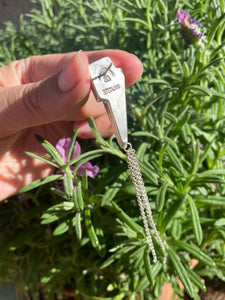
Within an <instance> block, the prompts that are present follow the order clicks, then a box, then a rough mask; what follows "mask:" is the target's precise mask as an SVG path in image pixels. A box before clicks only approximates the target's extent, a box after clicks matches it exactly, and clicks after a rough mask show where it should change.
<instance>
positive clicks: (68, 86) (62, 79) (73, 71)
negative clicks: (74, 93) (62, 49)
mask: <svg viewBox="0 0 225 300" xmlns="http://www.w3.org/2000/svg"><path fill="white" fill-rule="evenodd" d="M81 76H82V60H81V51H79V52H78V53H77V54H76V55H74V56H73V57H72V59H71V60H70V61H69V62H68V63H67V65H66V66H65V67H64V69H63V70H62V71H61V72H60V73H59V76H58V88H59V90H60V91H61V92H62V93H68V92H70V91H71V90H72V89H73V88H74V87H75V86H76V85H77V83H78V82H79V81H80V79H81Z"/></svg>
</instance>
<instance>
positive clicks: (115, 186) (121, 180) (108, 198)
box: [101, 171, 129, 206]
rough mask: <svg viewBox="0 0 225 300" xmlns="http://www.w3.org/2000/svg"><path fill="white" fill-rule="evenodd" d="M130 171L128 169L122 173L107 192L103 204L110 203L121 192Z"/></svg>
mask: <svg viewBox="0 0 225 300" xmlns="http://www.w3.org/2000/svg"><path fill="white" fill-rule="evenodd" d="M128 176H129V173H128V172H127V171H125V172H123V173H121V174H120V175H119V177H118V178H117V180H116V182H114V183H113V184H112V185H111V186H110V187H109V188H108V189H107V190H106V192H105V194H104V195H103V198H102V202H101V206H105V205H107V204H108V203H110V202H111V201H112V200H113V199H114V198H115V196H116V194H117V193H118V192H119V190H120V189H121V187H122V186H123V184H124V182H125V181H126V180H127V178H128Z"/></svg>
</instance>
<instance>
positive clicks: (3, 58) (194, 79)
mask: <svg viewBox="0 0 225 300" xmlns="http://www.w3.org/2000/svg"><path fill="white" fill-rule="evenodd" d="M34 2H35V3H36V4H37V9H34V10H33V11H32V12H31V13H30V14H28V15H27V16H26V18H24V17H21V23H20V24H21V25H20V28H18V29H17V28H16V27H15V26H14V25H13V24H11V23H7V24H6V28H5V30H4V31H2V32H1V34H0V39H1V43H0V62H1V64H2V65H3V64H6V63H9V62H10V61H11V60H14V59H20V58H23V57H25V56H28V55H36V54H44V53H49V52H51V53H52V52H64V51H74V50H79V49H83V50H90V49H102V48H121V49H124V50H127V51H129V52H133V53H135V54H136V55H137V56H138V57H139V58H140V59H141V61H142V62H143V66H144V73H143V76H142V79H141V80H140V81H139V82H138V83H137V84H136V85H135V86H133V87H131V88H129V89H128V90H127V102H128V112H129V129H130V137H129V138H130V140H132V144H133V145H134V148H136V149H137V155H138V158H139V162H140V166H141V170H142V173H143V177H144V181H145V184H146V189H147V191H148V195H149V199H150V202H151V207H152V209H153V215H154V219H155V221H156V223H157V227H158V229H159V232H160V234H161V237H162V239H163V241H164V243H165V245H166V249H167V253H168V259H167V263H166V264H165V265H164V264H163V263H162V260H161V259H159V261H158V262H157V263H156V264H153V263H152V259H151V257H150V256H149V249H148V246H147V244H146V239H145V236H144V231H143V228H142V223H141V219H140V215H139V210H138V207H137V203H136V199H135V193H134V189H133V186H132V184H131V182H130V179H129V174H128V172H127V165H126V163H125V160H124V154H123V153H122V152H121V151H120V150H119V149H118V147H117V145H116V143H115V142H114V140H113V139H110V140H109V141H105V140H103V139H102V138H101V137H100V136H99V135H98V133H97V131H96V129H95V127H94V124H93V122H92V120H90V123H91V126H92V129H93V132H94V133H95V136H96V141H97V145H96V144H94V143H91V142H85V143H84V144H83V148H84V149H86V150H87V151H86V152H85V154H82V155H83V156H81V157H80V158H78V159H77V160H75V161H74V162H76V163H77V164H79V162H80V163H82V162H83V161H84V160H85V161H88V160H90V159H94V160H95V162H96V164H98V165H99V166H100V173H99V175H98V177H97V178H95V179H90V180H87V177H86V175H85V174H84V175H83V177H75V178H74V179H75V183H76V185H75V189H74V191H72V190H71V187H70V184H65V191H59V190H57V189H56V188H54V183H53V179H54V180H55V179H56V178H57V179H60V178H61V177H62V175H54V176H57V177H49V178H47V179H46V180H41V181H37V182H35V183H33V185H31V186H28V187H26V188H25V189H24V190H23V193H22V194H21V195H20V196H19V198H20V199H17V200H15V197H14V198H11V199H7V200H5V201H4V202H2V203H1V207H0V214H1V218H0V226H1V228H2V232H1V233H0V243H1V249H0V279H1V280H2V281H3V280H16V281H17V282H19V283H21V284H23V285H25V287H26V288H27V290H29V291H31V292H32V293H33V297H35V295H37V293H38V292H39V291H40V290H42V292H43V293H44V294H46V295H47V299H53V297H54V295H55V294H57V293H58V294H59V295H60V294H62V293H63V291H64V290H65V289H66V288H67V287H69V288H71V287H72V288H73V290H74V291H75V294H76V299H104V298H100V296H104V297H105V299H138V297H140V299H157V298H158V297H159V296H160V294H161V287H162V284H163V282H165V281H166V282H169V283H171V284H172V286H173V288H174V291H175V293H177V294H178V296H179V298H180V299H182V298H183V292H182V291H181V290H180V289H179V286H178V284H177V278H180V279H181V281H182V283H183V285H184V287H185V290H186V292H187V293H188V294H189V295H190V296H191V297H192V298H193V299H199V297H198V291H199V289H203V290H204V289H205V287H204V284H203V283H202V281H201V277H204V276H209V277H214V276H218V277H219V278H220V279H221V280H223V281H224V280H225V259H224V253H225V211H224V207H225V189H224V183H225V176H224V175H225V169H224V153H225V146H224V145H225V144H224V137H225V131H224V128H225V126H224V125H225V118H224V116H225V115H224V111H225V102H224V101H225V96H224V95H225V93H224V90H225V77H224V71H225V64H224V54H225V53H224V29H225V25H224V24H225V23H224V18H225V2H224V1H223V0H212V1H204V3H203V1H198V0H194V1H192V2H191V3H190V2H189V1H184V0H183V1H179V3H178V1H176V0H174V1H169V0H168V1H161V0H135V1H132V2H131V1H129V0H120V1H113V0H111V1H110V0H90V1H70V0H65V1H59V0H58V1H57V0H55V1H53V0H41V1H34ZM179 5H182V7H183V8H184V9H186V10H188V11H189V13H190V14H191V16H192V18H196V19H197V20H198V22H199V23H200V24H201V28H202V31H203V38H202V39H201V41H200V42H199V44H197V45H194V46H192V45H190V46H187V45H185V43H184V41H183V40H182V37H181V36H180V34H179V31H180V29H179V27H178V22H177V19H176V13H177V9H178V8H179ZM75 137H76V136H74V139H75ZM41 143H42V144H43V146H44V147H46V149H47V150H49V153H50V155H51V157H53V158H54V159H55V161H56V163H57V154H55V150H54V149H53V147H51V146H50V145H49V144H48V142H47V141H43V140H41ZM96 147H97V148H98V149H96ZM31 155H32V154H31ZM81 159H82V161H81ZM59 165H60V164H59ZM64 171H66V173H65V174H69V173H70V171H69V168H66V167H65V166H64ZM60 176H61V177H60ZM64 176H66V175H64ZM70 176H71V174H70V175H68V178H69V179H68V178H67V179H68V182H70ZM44 183H46V184H45V185H44ZM31 188H35V189H34V190H31ZM154 243H155V245H156V249H157V251H158V252H159V253H160V249H159V247H157V243H156V241H154ZM192 258H197V259H198V261H199V263H198V264H197V265H196V266H195V268H194V269H191V268H190V267H189V262H190V260H191V259H192Z"/></svg>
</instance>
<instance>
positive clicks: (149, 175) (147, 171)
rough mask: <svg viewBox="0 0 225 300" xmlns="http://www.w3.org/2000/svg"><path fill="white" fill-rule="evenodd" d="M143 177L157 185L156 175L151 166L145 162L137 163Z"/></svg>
mask: <svg viewBox="0 0 225 300" xmlns="http://www.w3.org/2000/svg"><path fill="white" fill-rule="evenodd" d="M138 164H139V166H140V169H141V173H142V175H143V177H145V178H146V179H148V180H149V182H151V183H152V184H154V185H157V184H158V175H157V174H155V172H154V171H153V168H152V166H151V165H150V164H149V163H148V162H147V161H144V162H142V161H138Z"/></svg>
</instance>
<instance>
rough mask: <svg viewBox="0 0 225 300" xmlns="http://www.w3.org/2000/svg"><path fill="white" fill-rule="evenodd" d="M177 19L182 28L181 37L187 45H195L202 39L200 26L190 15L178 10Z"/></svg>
mask: <svg viewBox="0 0 225 300" xmlns="http://www.w3.org/2000/svg"><path fill="white" fill-rule="evenodd" d="M177 18H178V21H179V23H180V27H181V35H182V37H183V39H184V41H185V43H186V44H187V45H190V44H195V43H197V42H198V40H199V39H201V37H202V33H201V30H200V25H199V23H198V22H197V21H196V20H195V19H191V18H190V16H189V13H187V12H185V11H184V10H183V9H178V11H177Z"/></svg>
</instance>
